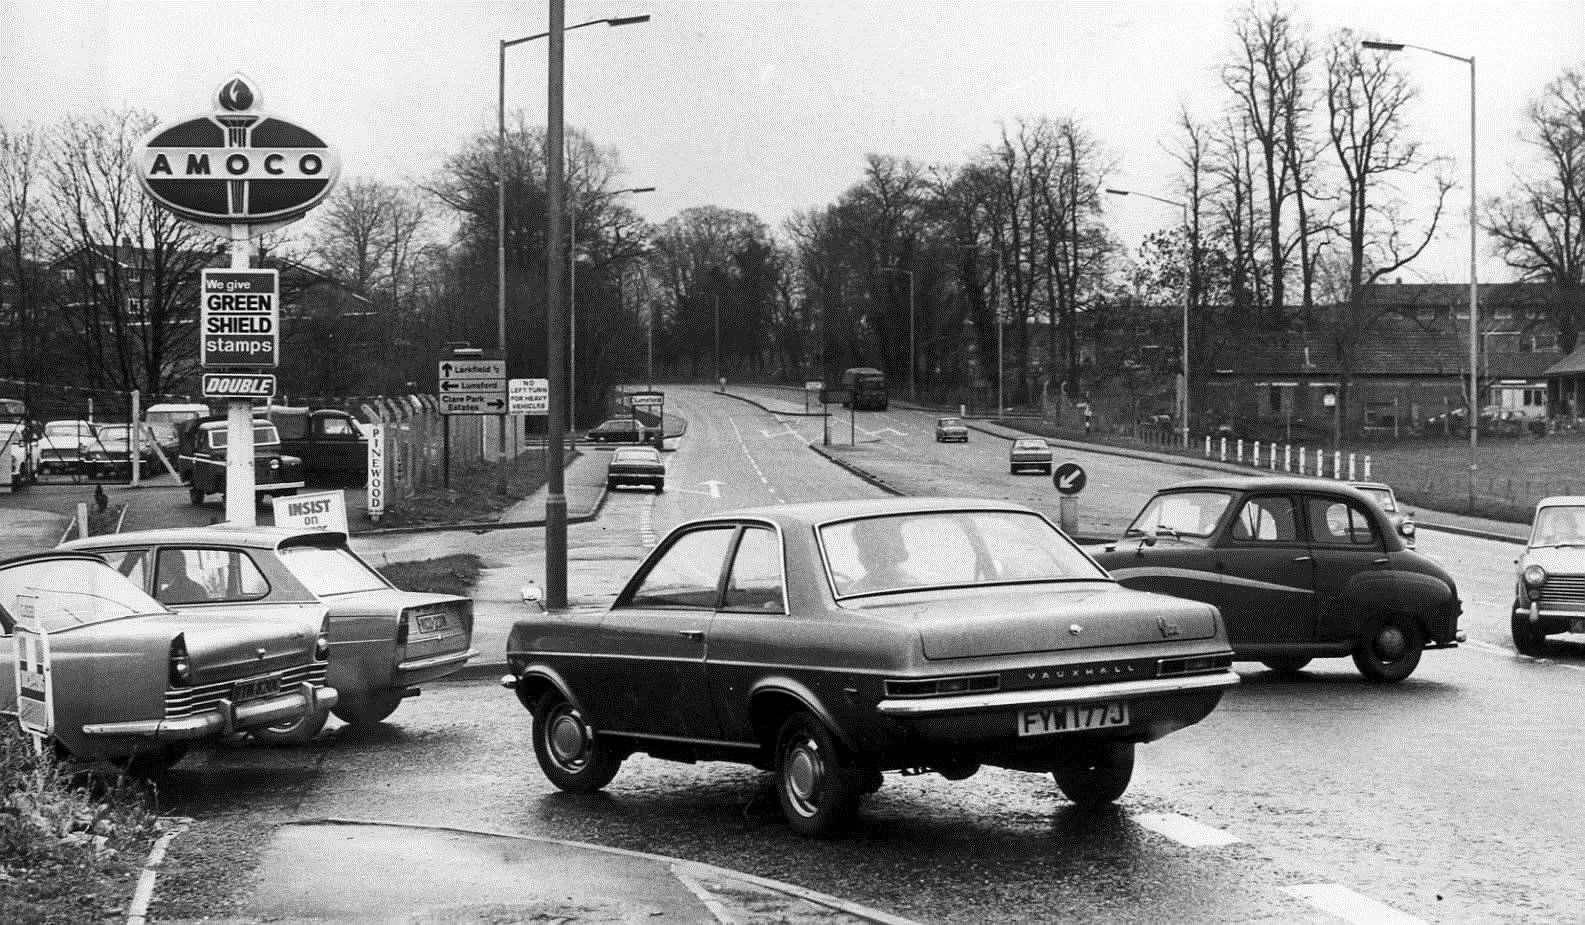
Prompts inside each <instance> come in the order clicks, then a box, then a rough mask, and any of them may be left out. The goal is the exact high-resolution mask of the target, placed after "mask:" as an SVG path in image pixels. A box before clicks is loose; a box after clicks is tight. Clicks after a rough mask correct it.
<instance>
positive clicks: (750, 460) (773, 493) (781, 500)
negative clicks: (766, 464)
mask: <svg viewBox="0 0 1585 925" xmlns="http://www.w3.org/2000/svg"><path fill="white" fill-rule="evenodd" d="M727 423H729V424H731V425H732V435H733V436H735V437H737V445H738V446H739V447H740V448H741V449H742V450H743V456H744V457H745V458H746V459H747V460H748V464H749V465H751V466H753V467H754V474H755V475H757V476H759V480H760V484H762V485H764V486H765V490H766V491H768V492H770V496H771V497H772V498H775V499H776V503H777V504H786V503H787V499H786V498H783V497H782V496H781V495H778V494H777V493H776V486H774V485H772V484H771V483H770V479H768V478H766V477H765V471H764V470H763V469H761V468H760V467H759V460H757V459H755V458H754V454H753V453H752V452H750V451H749V448H748V444H747V443H746V442H744V440H743V431H742V430H740V429H738V426H737V421H735V420H733V419H732V418H727Z"/></svg>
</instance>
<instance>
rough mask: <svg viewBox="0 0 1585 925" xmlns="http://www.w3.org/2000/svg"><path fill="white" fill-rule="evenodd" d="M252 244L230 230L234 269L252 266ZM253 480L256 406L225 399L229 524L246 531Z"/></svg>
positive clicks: (253, 520) (244, 233) (241, 230)
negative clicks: (254, 414)
mask: <svg viewBox="0 0 1585 925" xmlns="http://www.w3.org/2000/svg"><path fill="white" fill-rule="evenodd" d="M252 258H253V242H252V241H251V240H250V239H249V237H248V226H247V225H238V224H233V225H232V226H231V269H233V270H246V269H248V268H249V267H250V265H251V264H252ZM253 489H254V480H253V402H252V400H251V399H247V398H228V399H226V520H227V521H229V522H230V523H234V524H241V525H243V526H245V527H252V526H257V524H258V520H257V515H256V512H255V509H254V497H253Z"/></svg>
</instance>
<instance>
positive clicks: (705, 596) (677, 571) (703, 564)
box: [628, 525, 736, 610]
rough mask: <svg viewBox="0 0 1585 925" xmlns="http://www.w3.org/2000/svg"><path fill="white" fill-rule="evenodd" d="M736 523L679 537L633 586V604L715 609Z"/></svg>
mask: <svg viewBox="0 0 1585 925" xmlns="http://www.w3.org/2000/svg"><path fill="white" fill-rule="evenodd" d="M735 530H736V528H735V527H732V526H730V525H724V526H720V527H705V528H701V529H698V530H690V531H689V532H687V533H685V534H683V535H682V536H680V537H678V538H677V540H676V541H675V542H673V543H672V544H671V545H670V546H668V547H667V548H666V551H665V552H663V553H661V555H660V558H659V559H657V560H656V561H655V564H654V565H652V566H651V567H650V568H649V569H648V571H646V572H645V574H644V577H643V578H642V579H641V580H640V581H639V584H638V587H637V588H636V589H634V591H633V594H632V597H630V598H629V599H628V605H629V606H632V607H683V608H688V609H690V610H714V609H715V604H716V592H717V591H718V589H719V585H720V581H721V570H722V568H723V567H724V566H725V565H726V553H727V547H728V545H730V543H731V541H732V534H733V532H734V531H735Z"/></svg>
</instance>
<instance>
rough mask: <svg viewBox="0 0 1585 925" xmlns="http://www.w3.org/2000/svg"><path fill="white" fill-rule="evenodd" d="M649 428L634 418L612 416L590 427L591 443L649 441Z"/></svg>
mask: <svg viewBox="0 0 1585 925" xmlns="http://www.w3.org/2000/svg"><path fill="white" fill-rule="evenodd" d="M649 439H650V433H649V429H648V428H646V427H645V426H644V425H643V424H640V423H639V422H638V421H637V420H635V419H633V418H611V419H610V420H607V421H601V422H600V423H599V424H596V425H595V426H593V427H591V428H589V433H588V440H589V442H591V443H647V442H648V441H649Z"/></svg>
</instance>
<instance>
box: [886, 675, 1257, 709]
mask: <svg viewBox="0 0 1585 925" xmlns="http://www.w3.org/2000/svg"><path fill="white" fill-rule="evenodd" d="M1237 685H1238V675H1237V674H1236V673H1234V672H1232V671H1218V672H1215V673H1213V674H1203V675H1190V676H1188V677H1182V678H1150V679H1147V680H1143V681H1118V682H1116V683H1112V684H1085V685H1082V686H1079V687H1057V688H1049V687H1048V688H1040V689H1037V690H1024V691H996V692H994V693H990V694H970V695H963V696H950V697H922V698H918V699H907V700H882V701H881V702H880V703H878V704H876V706H875V709H876V710H878V711H879V712H880V713H882V714H884V715H886V716H895V717H901V718H907V717H915V716H946V715H950V714H954V713H970V712H979V711H984V710H1001V709H1011V708H1015V707H1031V706H1054V705H1059V704H1066V703H1093V702H1095V701H1097V700H1129V699H1132V698H1137V697H1161V696H1168V695H1172V694H1183V693H1189V692H1196V691H1208V690H1225V689H1226V688H1229V687H1236V686H1237Z"/></svg>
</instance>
